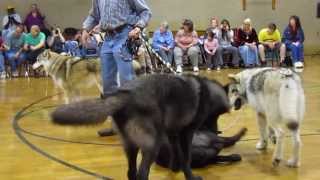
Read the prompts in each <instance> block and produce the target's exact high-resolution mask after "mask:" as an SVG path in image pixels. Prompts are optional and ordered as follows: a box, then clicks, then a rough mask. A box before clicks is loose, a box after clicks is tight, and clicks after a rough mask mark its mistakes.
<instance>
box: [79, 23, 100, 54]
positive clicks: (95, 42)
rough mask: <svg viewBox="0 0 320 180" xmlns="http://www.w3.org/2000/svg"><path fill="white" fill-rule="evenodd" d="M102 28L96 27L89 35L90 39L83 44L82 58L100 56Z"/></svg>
mask: <svg viewBox="0 0 320 180" xmlns="http://www.w3.org/2000/svg"><path fill="white" fill-rule="evenodd" d="M100 38H101V37H100V27H99V26H96V27H95V28H93V30H92V31H91V32H90V33H89V37H88V39H87V40H86V42H82V56H83V57H98V56H99V49H100V48H99V44H101V43H102V42H100Z"/></svg>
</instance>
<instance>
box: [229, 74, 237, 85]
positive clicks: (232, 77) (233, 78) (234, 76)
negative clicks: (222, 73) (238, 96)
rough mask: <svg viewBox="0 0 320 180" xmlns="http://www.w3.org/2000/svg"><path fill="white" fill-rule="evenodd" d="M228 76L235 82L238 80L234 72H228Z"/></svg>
mask: <svg viewBox="0 0 320 180" xmlns="http://www.w3.org/2000/svg"><path fill="white" fill-rule="evenodd" d="M228 78H229V79H230V80H231V81H232V82H235V83H239V82H240V78H239V77H238V76H237V75H236V74H228Z"/></svg>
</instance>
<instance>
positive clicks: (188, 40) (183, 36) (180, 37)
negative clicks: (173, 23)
mask: <svg viewBox="0 0 320 180" xmlns="http://www.w3.org/2000/svg"><path fill="white" fill-rule="evenodd" d="M175 41H176V43H177V44H178V45H179V46H180V45H182V46H189V45H191V44H193V45H196V44H197V43H198V35H197V32H196V31H193V32H192V33H185V32H184V30H179V31H178V32H177V34H176V39H175Z"/></svg>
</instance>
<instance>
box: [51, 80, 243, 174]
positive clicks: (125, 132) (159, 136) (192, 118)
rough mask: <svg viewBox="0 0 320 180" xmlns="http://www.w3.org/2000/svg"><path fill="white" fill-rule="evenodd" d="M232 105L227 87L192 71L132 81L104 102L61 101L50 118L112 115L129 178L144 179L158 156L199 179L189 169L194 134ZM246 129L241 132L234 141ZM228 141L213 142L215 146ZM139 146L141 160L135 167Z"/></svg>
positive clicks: (75, 120) (68, 120)
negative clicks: (62, 103)
mask: <svg viewBox="0 0 320 180" xmlns="http://www.w3.org/2000/svg"><path fill="white" fill-rule="evenodd" d="M235 104H237V103H235ZM231 107H232V106H231V105H230V103H229V99H228V96H227V93H226V89H225V88H224V87H223V86H222V85H221V84H220V83H218V82H216V81H211V80H208V79H206V78H201V77H197V76H192V75H184V76H174V75H150V76H146V77H142V78H139V79H136V80H134V81H131V82H130V83H128V84H126V85H124V86H123V87H121V88H120V89H119V90H118V91H117V92H115V93H113V94H111V95H109V96H108V97H107V98H106V99H104V100H101V99H96V100H85V101H81V102H78V103H72V104H69V105H62V106H60V107H58V108H57V109H56V110H55V111H54V112H53V113H52V114H51V116H52V121H53V122H54V123H56V124H60V125H74V126H77V125H90V124H99V123H103V122H104V121H105V120H106V119H107V117H108V116H112V117H113V120H114V123H115V125H116V127H117V129H118V132H119V135H120V137H121V138H122V142H123V147H124V151H125V153H126V156H127V160H128V173H127V175H128V178H129V179H130V180H134V179H139V180H145V179H148V176H149V171H150V166H151V165H152V163H153V162H154V161H155V160H156V159H157V162H158V163H159V164H162V165H164V166H167V167H170V168H171V169H173V170H180V169H181V170H182V171H183V172H184V175H185V178H186V179H188V180H198V179H202V178H201V177H200V176H195V175H194V174H193V173H192V171H191V152H192V149H191V142H192V139H193V138H194V137H196V136H194V134H195V132H196V130H197V129H199V128H201V127H203V126H204V125H206V124H214V122H216V120H217V118H218V116H219V115H221V114H223V113H226V112H228V111H229V110H230V108H231ZM237 108H240V107H237ZM211 126H216V125H211ZM211 129H214V128H211ZM244 133H245V130H242V131H241V132H240V133H239V134H238V135H237V136H236V139H235V141H236V140H238V139H239V138H240V137H241V136H242V135H243V134H244ZM211 134H212V133H211ZM208 135H210V134H208ZM199 138H201V137H200V136H199ZM223 140H224V139H223ZM226 141H228V139H226ZM230 142H231V144H234V143H233V142H234V141H230ZM227 145H228V144H224V143H222V145H218V144H216V146H219V147H217V149H221V146H227ZM166 147H168V148H166ZM139 150H141V153H142V160H141V163H140V167H139V170H137V167H136V161H137V154H138V151H139ZM166 150H167V151H168V153H166V156H168V159H167V161H165V162H162V161H161V160H159V159H161V157H160V156H162V157H163V154H162V152H165V151H166ZM159 152H160V154H159ZM208 153H210V152H208ZM158 155H159V157H158ZM157 157H158V158H157ZM222 159H223V157H222ZM218 160H219V159H218ZM204 164H206V163H204ZM200 165H203V164H200Z"/></svg>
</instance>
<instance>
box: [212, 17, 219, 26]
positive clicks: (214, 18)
mask: <svg viewBox="0 0 320 180" xmlns="http://www.w3.org/2000/svg"><path fill="white" fill-rule="evenodd" d="M213 20H215V21H216V22H217V26H219V19H218V18H217V17H212V18H211V21H210V23H211V24H212V21H213Z"/></svg>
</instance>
